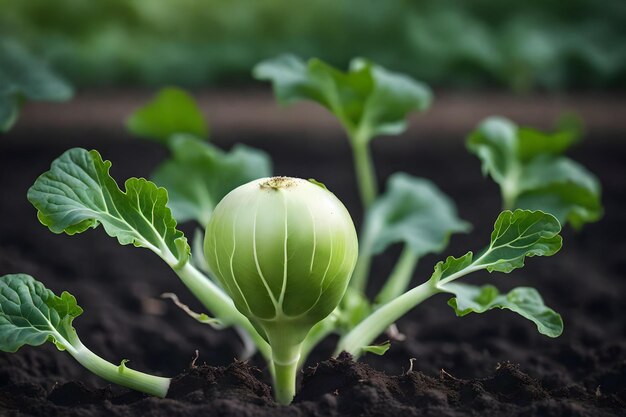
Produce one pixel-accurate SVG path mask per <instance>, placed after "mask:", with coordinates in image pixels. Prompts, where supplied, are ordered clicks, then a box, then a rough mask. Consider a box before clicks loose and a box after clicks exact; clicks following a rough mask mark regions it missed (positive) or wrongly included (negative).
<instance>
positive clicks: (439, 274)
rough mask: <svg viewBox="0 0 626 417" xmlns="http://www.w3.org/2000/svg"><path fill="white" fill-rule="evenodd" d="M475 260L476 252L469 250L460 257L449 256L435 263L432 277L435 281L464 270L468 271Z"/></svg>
mask: <svg viewBox="0 0 626 417" xmlns="http://www.w3.org/2000/svg"><path fill="white" fill-rule="evenodd" d="M473 261H474V254H473V253H472V252H467V253H466V254H465V255H463V256H461V257H460V258H455V257H454V256H448V257H447V258H446V260H445V261H439V262H437V265H435V272H433V275H432V277H431V279H432V280H434V281H435V282H439V281H441V280H443V279H446V278H449V277H450V276H453V277H454V276H456V275H458V274H460V273H462V272H466V270H467V269H468V268H469V267H470V266H471V265H472V262H473Z"/></svg>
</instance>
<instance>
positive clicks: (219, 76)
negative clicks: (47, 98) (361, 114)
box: [0, 0, 626, 92]
mask: <svg viewBox="0 0 626 417" xmlns="http://www.w3.org/2000/svg"><path fill="white" fill-rule="evenodd" d="M625 16H626V3H624V2H623V1H620V0H603V1H597V0H570V1H567V2H563V1H557V0H528V1H524V2H502V1H498V0H467V1H463V2H458V1H447V0H416V1H409V0H388V1H377V0H339V1H338V0H318V1H314V2H288V1H283V0H269V1H263V2H252V1H249V0H230V1H228V2H224V1H220V0H208V1H201V2H199V1H196V0H177V1H163V0H109V1H106V2H93V1H92V2H86V1H82V0H57V1H54V2H50V1H46V0H29V1H15V0H1V1H0V32H1V33H2V35H4V36H7V35H8V36H16V37H19V38H20V40H22V41H23V43H24V44H25V45H26V46H28V47H29V48H30V49H31V51H33V52H35V53H36V54H38V55H39V56H41V57H44V58H45V59H47V60H48V61H49V62H50V63H51V64H52V66H53V67H54V68H56V69H57V70H58V71H59V72H60V73H61V74H63V75H64V76H65V77H66V78H67V79H68V80H70V81H71V82H72V83H74V84H75V85H77V86H80V87H95V86H98V87H103V86H107V87H110V86H129V85H133V86H134V85H141V86H158V85H162V84H178V85H181V86H187V87H199V86H216V85H219V86H240V85H246V84H249V83H250V82H251V81H250V75H249V74H250V69H251V68H252V66H253V65H254V64H255V63H257V62H258V61H260V60H262V59H265V58H268V57H271V56H274V55H277V54H280V53H284V52H292V53H295V54H297V55H300V56H302V57H311V56H316V57H319V58H322V59H324V60H327V61H329V62H330V63H332V64H334V65H337V66H340V67H345V66H346V64H347V62H348V61H349V60H350V58H352V57H353V56H364V57H368V58H370V59H372V60H374V61H376V62H379V63H380V64H382V65H383V66H387V67H389V68H394V69H396V70H398V71H403V72H407V73H409V74H411V75H413V76H415V77H417V78H419V79H422V80H423V81H426V82H428V83H430V84H431V85H433V86H435V87H446V88H464V89H465V88H471V89H476V88H489V89H493V88H502V89H507V90H512V91H516V92H526V91H531V90H547V91H554V90H564V89H601V90H614V89H624V87H625V86H626V20H625V19H624V18H625Z"/></svg>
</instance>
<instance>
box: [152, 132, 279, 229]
mask: <svg viewBox="0 0 626 417" xmlns="http://www.w3.org/2000/svg"><path fill="white" fill-rule="evenodd" d="M168 145H169V147H170V149H171V151H172V158H171V159H170V160H168V161H166V162H164V163H163V164H161V165H160V166H159V167H158V168H157V169H156V171H155V173H154V174H153V180H154V182H156V183H157V184H159V185H160V186H163V187H165V188H166V189H167V191H168V193H169V200H170V203H169V206H170V207H171V209H172V213H173V215H174V217H175V218H176V220H177V221H179V222H181V223H182V222H185V221H188V220H192V219H195V220H196V221H198V222H199V223H200V224H201V225H202V226H206V225H207V223H208V222H209V219H210V217H211V213H212V212H213V208H214V207H215V205H216V204H217V203H219V201H220V200H221V199H222V198H223V197H224V196H225V195H226V194H228V193H229V192H230V191H232V190H233V189H235V188H237V187H238V186H240V185H242V184H245V183H247V182H250V181H252V180H255V179H258V178H263V177H269V176H271V175H272V167H271V165H272V164H271V160H270V158H269V156H267V154H266V153H265V152H262V151H260V150H256V149H253V148H250V147H247V146H244V145H235V147H233V149H232V150H231V151H230V152H224V151H222V150H220V149H219V148H217V147H215V146H213V145H211V144H209V143H206V142H204V141H201V140H199V139H197V138H195V137H193V136H190V135H175V136H174V137H172V138H171V140H170V142H169V144H168Z"/></svg>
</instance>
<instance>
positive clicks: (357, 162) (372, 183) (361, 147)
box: [351, 138, 378, 210]
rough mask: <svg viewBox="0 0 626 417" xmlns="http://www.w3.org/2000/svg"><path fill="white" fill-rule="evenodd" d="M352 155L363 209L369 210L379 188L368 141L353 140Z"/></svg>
mask: <svg viewBox="0 0 626 417" xmlns="http://www.w3.org/2000/svg"><path fill="white" fill-rule="evenodd" d="M351 143H352V154H353V157H354V168H355V170H356V179H357V183H358V185H359V191H360V194H361V202H362V203H363V208H364V209H365V210H367V208H368V207H369V206H371V205H372V203H373V202H374V200H375V199H376V195H377V194H378V186H377V185H376V173H375V171H374V164H373V161H372V155H371V152H370V149H369V145H368V140H365V139H360V138H354V139H352V140H351Z"/></svg>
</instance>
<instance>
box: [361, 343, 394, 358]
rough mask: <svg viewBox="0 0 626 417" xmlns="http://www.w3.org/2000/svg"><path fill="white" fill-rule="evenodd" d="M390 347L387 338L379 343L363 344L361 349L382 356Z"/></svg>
mask: <svg viewBox="0 0 626 417" xmlns="http://www.w3.org/2000/svg"><path fill="white" fill-rule="evenodd" d="M390 347H391V342H390V341H389V340H387V341H385V342H383V343H381V344H379V345H372V346H363V347H362V348H361V350H362V351H363V352H369V353H373V354H375V355H378V356H383V355H384V354H385V353H387V351H388V350H389V348H390Z"/></svg>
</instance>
